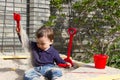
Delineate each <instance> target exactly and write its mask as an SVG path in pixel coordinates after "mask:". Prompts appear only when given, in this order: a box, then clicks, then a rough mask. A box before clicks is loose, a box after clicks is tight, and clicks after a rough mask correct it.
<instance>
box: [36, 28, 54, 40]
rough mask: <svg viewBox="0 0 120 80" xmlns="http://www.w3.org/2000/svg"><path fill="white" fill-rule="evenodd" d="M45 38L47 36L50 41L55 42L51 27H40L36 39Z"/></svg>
mask: <svg viewBox="0 0 120 80" xmlns="http://www.w3.org/2000/svg"><path fill="white" fill-rule="evenodd" d="M43 36H46V37H48V39H50V41H53V39H54V33H53V29H52V28H51V27H45V26H42V27H40V28H39V29H38V30H37V31H36V37H37V38H41V37H43Z"/></svg>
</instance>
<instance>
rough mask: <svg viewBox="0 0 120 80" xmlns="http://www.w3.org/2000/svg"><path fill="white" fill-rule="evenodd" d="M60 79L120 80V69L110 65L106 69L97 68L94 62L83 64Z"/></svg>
mask: <svg viewBox="0 0 120 80" xmlns="http://www.w3.org/2000/svg"><path fill="white" fill-rule="evenodd" d="M58 80H120V69H116V68H112V67H108V66H106V68H105V69H96V68H95V67H94V64H93V63H89V64H83V65H82V66H81V67H79V68H77V69H75V70H73V71H71V72H67V73H66V74H64V75H63V77H61V78H60V79H58Z"/></svg>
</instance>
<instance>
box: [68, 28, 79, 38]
mask: <svg viewBox="0 0 120 80" xmlns="http://www.w3.org/2000/svg"><path fill="white" fill-rule="evenodd" d="M76 32H77V29H76V28H69V29H68V33H69V35H70V36H73V35H75V34H76Z"/></svg>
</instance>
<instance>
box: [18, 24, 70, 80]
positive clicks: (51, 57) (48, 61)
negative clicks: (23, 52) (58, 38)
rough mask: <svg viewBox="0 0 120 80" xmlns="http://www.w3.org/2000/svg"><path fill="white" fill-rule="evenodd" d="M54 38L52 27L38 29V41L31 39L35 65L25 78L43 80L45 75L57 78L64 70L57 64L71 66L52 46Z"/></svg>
mask: <svg viewBox="0 0 120 80" xmlns="http://www.w3.org/2000/svg"><path fill="white" fill-rule="evenodd" d="M19 35H21V34H19ZM53 39H54V33H53V30H52V28H50V27H45V26H43V27H41V28H39V29H38V30H37V31H36V42H33V41H29V46H30V49H31V53H32V60H33V65H34V67H33V69H30V70H28V71H26V72H25V75H24V80H43V79H42V78H43V76H44V77H45V78H47V79H48V80H56V79H57V78H59V77H61V76H62V71H61V70H60V69H56V68H55V65H56V64H57V65H59V64H62V65H64V67H71V64H70V63H66V62H65V61H64V60H62V59H61V57H60V56H59V53H58V51H57V50H56V49H55V48H54V47H53V46H52V44H53Z"/></svg>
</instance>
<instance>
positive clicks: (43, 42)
mask: <svg viewBox="0 0 120 80" xmlns="http://www.w3.org/2000/svg"><path fill="white" fill-rule="evenodd" d="M36 40H37V46H38V47H39V48H40V49H42V50H47V49H48V48H50V45H51V44H52V43H53V41H50V40H49V38H48V37H45V36H44V37H41V38H37V39H36Z"/></svg>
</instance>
